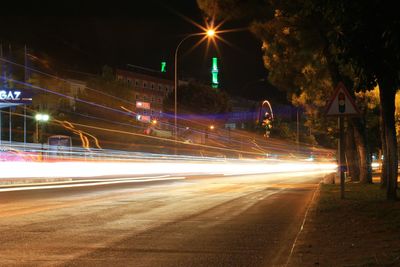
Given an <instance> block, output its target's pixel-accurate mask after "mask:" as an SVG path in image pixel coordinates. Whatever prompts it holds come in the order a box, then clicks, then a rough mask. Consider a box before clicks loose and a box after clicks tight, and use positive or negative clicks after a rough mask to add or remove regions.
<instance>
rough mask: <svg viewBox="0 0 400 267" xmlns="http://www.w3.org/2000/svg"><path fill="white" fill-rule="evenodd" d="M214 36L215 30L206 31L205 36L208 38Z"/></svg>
mask: <svg viewBox="0 0 400 267" xmlns="http://www.w3.org/2000/svg"><path fill="white" fill-rule="evenodd" d="M214 35H215V30H214V29H208V30H207V36H208V37H214Z"/></svg>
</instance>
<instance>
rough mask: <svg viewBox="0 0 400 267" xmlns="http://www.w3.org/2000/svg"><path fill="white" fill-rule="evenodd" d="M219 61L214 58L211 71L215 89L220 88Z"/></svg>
mask: <svg viewBox="0 0 400 267" xmlns="http://www.w3.org/2000/svg"><path fill="white" fill-rule="evenodd" d="M217 60H218V59H217V58H216V57H213V58H212V69H211V85H212V87H213V88H218V84H219V81H218V61H217Z"/></svg>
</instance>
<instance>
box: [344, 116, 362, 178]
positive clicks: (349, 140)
mask: <svg viewBox="0 0 400 267" xmlns="http://www.w3.org/2000/svg"><path fill="white" fill-rule="evenodd" d="M353 131H354V130H353V125H352V124H351V123H349V124H348V127H347V130H346V150H345V152H346V160H347V169H348V171H349V176H350V178H351V181H353V182H355V181H360V169H359V159H358V154H357V150H356V146H355V144H354V132H353Z"/></svg>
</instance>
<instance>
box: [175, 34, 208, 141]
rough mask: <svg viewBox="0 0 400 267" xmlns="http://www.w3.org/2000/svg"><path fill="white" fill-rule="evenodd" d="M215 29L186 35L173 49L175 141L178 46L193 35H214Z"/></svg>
mask: <svg viewBox="0 0 400 267" xmlns="http://www.w3.org/2000/svg"><path fill="white" fill-rule="evenodd" d="M215 33H216V32H215V30H214V29H208V30H207V31H206V32H205V33H193V34H189V35H186V36H185V37H184V38H183V39H182V40H181V41H180V42H179V44H178V46H177V47H176V49H175V62H174V63H175V64H174V65H175V66H174V69H175V79H174V101H175V104H174V131H175V143H176V141H177V140H178V123H177V115H178V94H177V92H178V51H179V47H180V46H181V45H182V43H183V42H184V41H186V40H187V39H189V38H190V37H193V36H199V35H206V36H207V37H209V38H212V37H214V35H215Z"/></svg>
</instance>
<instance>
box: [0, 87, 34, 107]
mask: <svg viewBox="0 0 400 267" xmlns="http://www.w3.org/2000/svg"><path fill="white" fill-rule="evenodd" d="M31 102H32V96H31V95H29V94H27V93H26V92H23V91H21V90H12V89H3V90H2V89H0V103H7V104H14V105H15V104H17V105H18V104H30V103H31Z"/></svg>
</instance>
